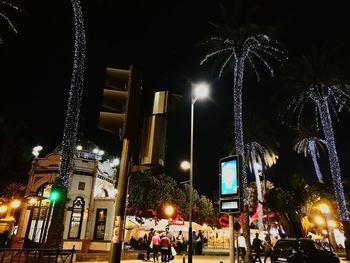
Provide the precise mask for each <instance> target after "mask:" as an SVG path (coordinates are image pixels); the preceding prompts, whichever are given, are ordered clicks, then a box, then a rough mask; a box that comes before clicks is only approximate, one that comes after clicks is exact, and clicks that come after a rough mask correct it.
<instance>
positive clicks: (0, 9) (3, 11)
mask: <svg viewBox="0 0 350 263" xmlns="http://www.w3.org/2000/svg"><path fill="white" fill-rule="evenodd" d="M7 9H12V10H15V11H18V12H22V10H21V8H20V7H19V6H18V5H17V4H16V3H13V1H12V2H10V1H8V0H0V20H2V21H4V22H5V23H6V24H7V25H8V26H9V28H10V29H11V30H12V31H13V32H14V33H16V34H17V33H18V29H17V25H16V24H15V23H14V22H13V21H12V20H11V19H10V17H9V15H8V12H7ZM3 43H4V38H3V36H2V34H1V33H0V45H2V44H3Z"/></svg>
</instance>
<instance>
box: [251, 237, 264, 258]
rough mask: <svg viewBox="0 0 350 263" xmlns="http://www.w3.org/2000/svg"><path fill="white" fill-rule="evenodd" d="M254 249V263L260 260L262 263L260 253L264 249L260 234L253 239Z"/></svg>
mask: <svg viewBox="0 0 350 263" xmlns="http://www.w3.org/2000/svg"><path fill="white" fill-rule="evenodd" d="M252 249H253V251H254V252H255V257H253V262H256V260H257V259H258V260H259V262H260V263H262V262H261V258H260V253H261V250H262V249H264V247H263V245H262V242H261V240H260V239H259V233H256V234H255V238H254V239H253V244H252Z"/></svg>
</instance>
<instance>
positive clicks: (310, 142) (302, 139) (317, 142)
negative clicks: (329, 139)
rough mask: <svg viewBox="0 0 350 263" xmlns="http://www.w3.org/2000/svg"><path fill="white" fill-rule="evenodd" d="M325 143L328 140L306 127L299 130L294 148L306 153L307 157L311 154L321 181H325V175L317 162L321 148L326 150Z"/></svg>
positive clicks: (298, 151)
mask: <svg viewBox="0 0 350 263" xmlns="http://www.w3.org/2000/svg"><path fill="white" fill-rule="evenodd" d="M324 145H326V141H325V140H323V139H320V138H319V137H317V134H316V133H315V131H311V130H309V129H305V128H304V129H299V130H298V134H297V137H296V139H295V143H294V146H293V149H294V150H295V151H296V152H297V153H299V154H300V153H304V156H305V158H306V157H307V155H309V154H310V155H311V159H312V162H313V165H314V168H315V172H316V176H317V179H318V181H319V182H320V183H323V177H322V173H321V170H320V167H319V166H318V163H317V158H319V157H320V150H322V151H324Z"/></svg>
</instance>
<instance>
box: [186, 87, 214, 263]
mask: <svg viewBox="0 0 350 263" xmlns="http://www.w3.org/2000/svg"><path fill="white" fill-rule="evenodd" d="M208 94H209V87H208V84H206V83H200V84H197V85H193V87H192V94H191V142H190V143H191V149H190V180H189V183H190V189H189V190H190V192H189V211H188V219H189V228H188V242H189V249H188V263H192V254H193V244H192V206H193V123H194V122H193V121H194V104H195V103H196V101H197V99H204V98H206V97H207V96H208Z"/></svg>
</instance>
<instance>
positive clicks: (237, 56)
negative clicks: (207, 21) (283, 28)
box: [200, 9, 285, 259]
mask: <svg viewBox="0 0 350 263" xmlns="http://www.w3.org/2000/svg"><path fill="white" fill-rule="evenodd" d="M237 10H238V9H237ZM236 15H237V16H236ZM234 17H235V19H234V23H233V25H232V24H225V25H223V26H217V25H216V27H217V28H218V29H219V30H220V31H222V32H223V34H222V35H223V36H220V37H212V38H210V39H209V40H208V41H205V42H203V44H204V45H205V46H206V47H208V49H209V50H208V52H207V54H206V55H205V57H204V58H203V59H202V61H201V62H200V64H201V65H203V64H204V63H206V62H208V61H209V60H210V59H216V61H214V63H213V64H214V65H219V73H218V75H219V77H221V76H222V74H223V72H224V71H225V70H227V69H228V70H230V71H231V72H232V73H233V113H234V114H233V123H234V131H235V132H234V136H233V137H234V142H235V144H234V145H235V146H234V147H235V154H237V155H240V156H241V161H242V165H243V167H246V166H245V159H244V141H243V124H242V107H243V106H242V90H243V80H244V73H245V70H246V68H247V66H248V65H249V66H250V67H251V68H252V69H253V72H254V73H255V76H256V77H257V80H258V81H260V80H261V75H260V74H261V72H260V69H261V68H263V67H265V68H266V69H267V72H268V73H270V75H271V77H274V74H275V72H274V68H273V65H272V61H277V62H282V59H283V58H284V57H285V56H284V53H283V51H282V50H281V49H280V48H279V44H278V43H277V42H276V41H275V40H273V39H272V38H270V37H269V36H268V35H266V34H261V33H257V32H256V30H249V28H243V27H242V24H239V22H238V21H239V19H237V18H239V17H240V14H238V13H236V14H235V15H234ZM225 18H226V19H225V20H226V21H230V22H231V21H232V19H231V16H230V17H229V16H227V15H226V17H225ZM237 22H238V23H237ZM258 65H261V66H263V67H258ZM242 186H243V202H244V207H245V208H244V210H245V216H244V225H243V229H244V236H245V239H246V242H247V243H248V246H247V252H248V253H247V259H248V257H249V256H250V254H251V247H250V229H249V215H248V182H247V172H246V170H245V169H243V170H242Z"/></svg>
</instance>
